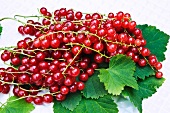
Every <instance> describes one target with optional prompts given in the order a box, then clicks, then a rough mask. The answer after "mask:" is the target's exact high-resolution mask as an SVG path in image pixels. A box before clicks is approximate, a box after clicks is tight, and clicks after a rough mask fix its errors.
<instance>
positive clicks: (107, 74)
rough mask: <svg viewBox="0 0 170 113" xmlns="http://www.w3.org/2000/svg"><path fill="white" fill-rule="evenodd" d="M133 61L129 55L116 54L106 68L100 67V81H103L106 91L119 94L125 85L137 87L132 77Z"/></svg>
mask: <svg viewBox="0 0 170 113" xmlns="http://www.w3.org/2000/svg"><path fill="white" fill-rule="evenodd" d="M134 71H135V63H134V62H133V61H132V60H131V58H130V57H127V56H125V55H116V56H114V57H112V58H111V60H110V63H109V68H108V69H100V75H99V78H100V81H101V82H103V83H104V85H105V89H106V90H108V93H111V94H113V95H119V94H120V93H121V92H122V90H123V89H124V87H125V86H130V87H132V88H135V89H138V84H137V81H136V80H135V78H134V77H133V74H134Z"/></svg>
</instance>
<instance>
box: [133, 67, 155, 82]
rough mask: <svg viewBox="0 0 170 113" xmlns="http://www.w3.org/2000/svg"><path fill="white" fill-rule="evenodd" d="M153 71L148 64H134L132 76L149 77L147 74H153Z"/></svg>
mask: <svg viewBox="0 0 170 113" xmlns="http://www.w3.org/2000/svg"><path fill="white" fill-rule="evenodd" d="M154 74H155V72H154V70H153V69H152V68H151V67H150V66H149V65H147V66H145V67H140V66H139V65H136V71H135V73H134V76H135V77H136V78H137V77H139V78H140V79H143V80H144V79H145V77H149V75H154Z"/></svg>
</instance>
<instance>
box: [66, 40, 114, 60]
mask: <svg viewBox="0 0 170 113" xmlns="http://www.w3.org/2000/svg"><path fill="white" fill-rule="evenodd" d="M66 45H79V46H82V47H84V48H87V49H90V50H92V51H94V52H97V53H99V54H100V55H101V56H103V57H106V58H111V57H108V56H106V55H105V54H102V53H100V51H98V50H95V49H93V48H91V47H88V46H85V45H84V44H83V45H82V44H79V43H68V44H66Z"/></svg>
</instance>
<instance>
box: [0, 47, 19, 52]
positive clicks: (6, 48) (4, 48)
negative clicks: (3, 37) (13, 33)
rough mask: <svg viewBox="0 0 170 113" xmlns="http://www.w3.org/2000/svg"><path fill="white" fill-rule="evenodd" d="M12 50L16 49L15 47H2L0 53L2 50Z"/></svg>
mask: <svg viewBox="0 0 170 113" xmlns="http://www.w3.org/2000/svg"><path fill="white" fill-rule="evenodd" d="M12 48H16V46H10V47H3V48H0V51H2V50H10V49H12Z"/></svg>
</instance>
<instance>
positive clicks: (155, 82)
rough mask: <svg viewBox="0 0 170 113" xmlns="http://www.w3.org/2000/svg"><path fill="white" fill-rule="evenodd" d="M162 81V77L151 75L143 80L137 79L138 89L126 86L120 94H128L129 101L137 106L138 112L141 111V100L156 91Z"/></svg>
mask: <svg viewBox="0 0 170 113" xmlns="http://www.w3.org/2000/svg"><path fill="white" fill-rule="evenodd" d="M164 81H165V79H164V78H161V79H157V78H155V77H153V76H151V77H149V78H146V79H145V80H140V81H138V85H139V90H136V89H132V88H130V87H126V88H125V90H124V91H123V93H122V94H123V95H124V96H129V98H130V100H131V102H132V103H133V104H134V105H135V106H136V107H137V108H138V110H139V112H140V113H142V100H143V99H144V98H148V97H150V96H152V95H153V94H154V93H156V89H157V88H159V87H160V86H161V85H162V84H163V82H164Z"/></svg>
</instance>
